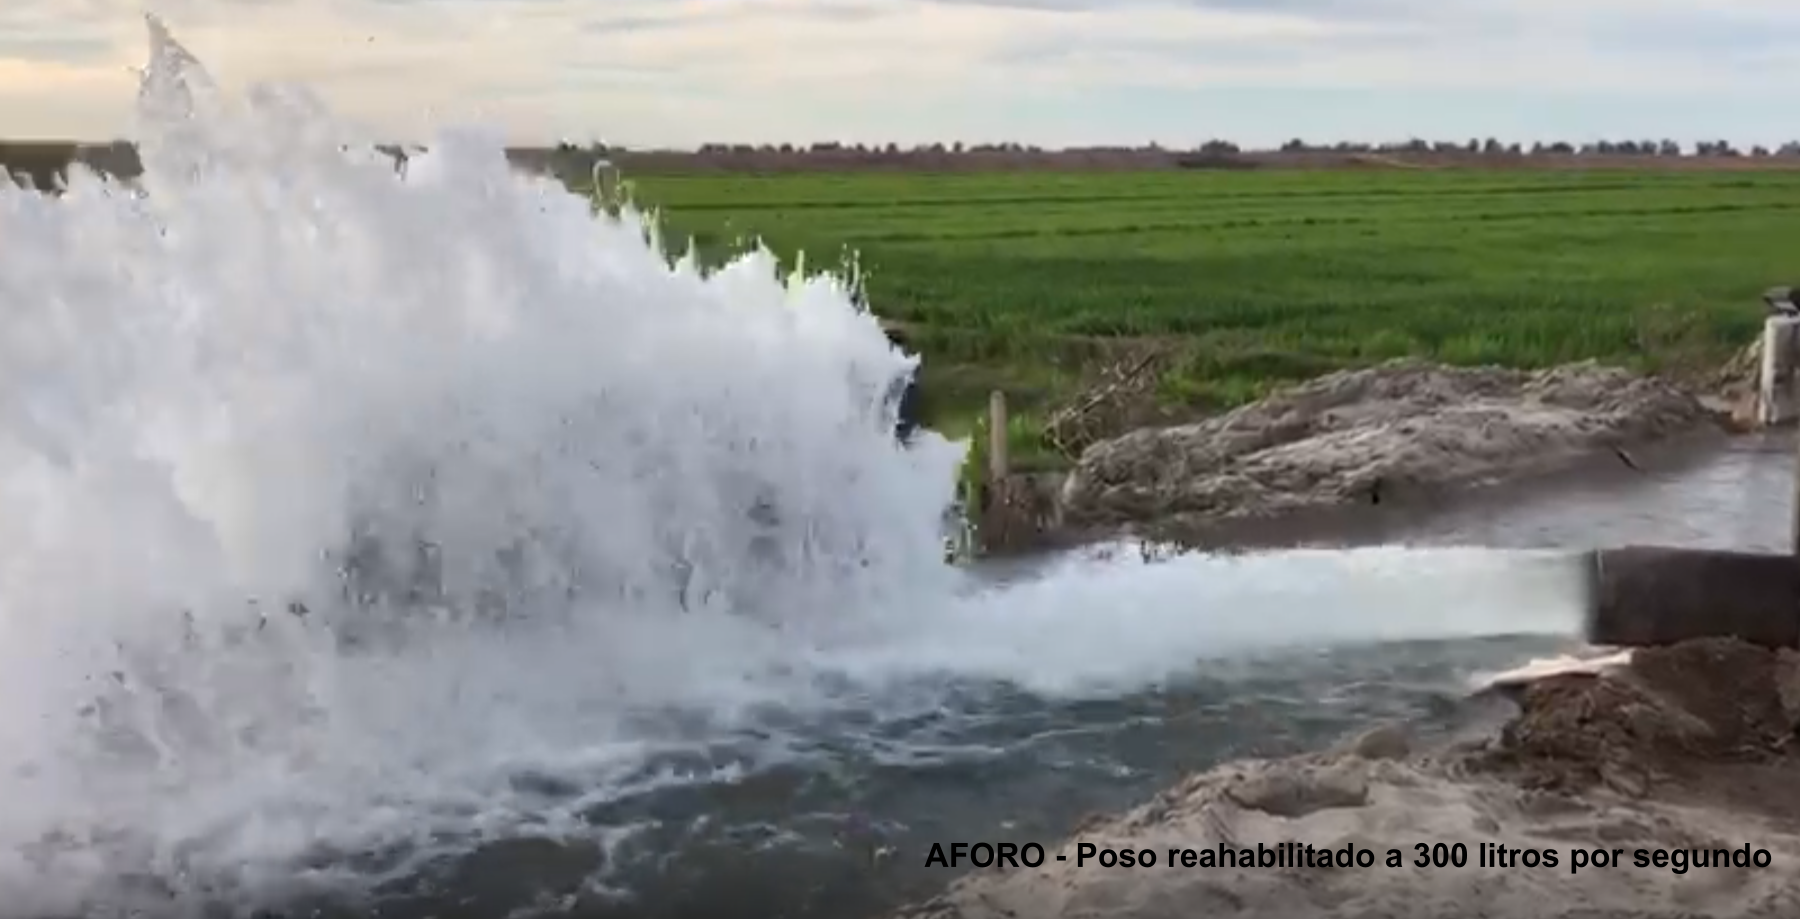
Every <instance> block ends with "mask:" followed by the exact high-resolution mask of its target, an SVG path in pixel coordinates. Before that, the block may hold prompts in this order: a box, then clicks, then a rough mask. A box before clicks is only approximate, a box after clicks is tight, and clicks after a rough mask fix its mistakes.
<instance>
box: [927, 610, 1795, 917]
mask: <svg viewBox="0 0 1800 919" xmlns="http://www.w3.org/2000/svg"><path fill="white" fill-rule="evenodd" d="M1797 661H1800V658H1797V657H1796V656H1795V655H1793V654H1791V653H1788V652H1781V653H1776V652H1770V651H1767V650H1763V649H1759V648H1755V647H1752V646H1749V645H1745V644H1741V643H1737V642H1734V641H1728V640H1708V641H1698V642H1691V643H1686V644H1683V645H1677V646H1675V647H1671V648H1661V649H1643V650H1639V651H1635V652H1633V659H1632V661H1631V663H1630V664H1629V665H1628V666H1625V667H1624V668H1621V669H1612V670H1607V671H1605V672H1603V673H1601V674H1598V675H1595V674H1563V675H1558V676H1550V677H1545V678H1543V679H1541V680H1538V681H1535V682H1532V683H1529V684H1527V685H1524V686H1522V687H1519V688H1518V690H1517V692H1516V693H1515V694H1514V698H1515V699H1516V700H1517V703H1518V711H1517V712H1516V713H1515V714H1514V715H1513V717H1512V718H1511V719H1510V720H1508V721H1507V722H1506V724H1505V726H1504V727H1503V728H1502V729H1501V730H1499V731H1498V733H1497V736H1491V737H1487V738H1483V739H1481V740H1477V741H1472V742H1470V741H1464V742H1459V743H1456V744H1452V745H1450V746H1448V747H1445V748H1441V749H1437V750H1433V751H1423V752H1420V751H1412V750H1411V749H1410V746H1411V745H1410V744H1409V743H1408V742H1407V741H1406V739H1405V737H1404V734H1403V732H1402V731H1401V730H1400V729H1398V728H1395V727H1388V728H1383V729H1379V730H1377V731H1373V732H1370V733H1369V734H1366V735H1364V736H1362V737H1359V738H1356V739H1355V740H1353V741H1351V742H1348V743H1346V744H1344V745H1343V746H1341V747H1339V748H1337V749H1334V750H1331V751H1327V752H1325V753H1320V754H1314V755H1310V756H1303V757H1295V758H1291V759H1285V760H1273V761H1248V762H1238V763H1232V764H1228V765H1225V766H1221V767H1219V768H1217V769H1213V770H1211V771H1209V772H1206V773H1202V774H1199V775H1195V776H1191V777H1189V778H1188V779H1186V780H1185V781H1183V782H1182V783H1180V784H1179V785H1177V786H1176V787H1174V788H1171V789H1169V790H1167V791H1165V792H1163V793H1162V794H1160V795H1158V796H1157V797H1156V798H1155V799H1153V800H1151V801H1150V802H1148V803H1146V804H1144V805H1142V806H1140V807H1137V808H1134V809H1133V810H1131V811H1129V812H1127V813H1125V814H1122V815H1118V816H1116V817H1111V818H1107V819H1102V820H1097V821H1092V822H1090V823H1089V824H1088V825H1086V826H1084V827H1081V828H1080V829H1079V830H1078V831H1077V832H1076V834H1075V836H1074V838H1072V839H1070V840H1068V841H1067V842H1066V843H1063V844H1061V845H1060V846H1058V847H1056V848H1051V847H1048V846H1047V847H1046V848H1047V849H1049V857H1048V858H1047V859H1046V860H1045V861H1044V863H1043V865H1042V866H1040V867H1038V868H1020V869H1004V870H993V871H989V872H983V873H978V874H974V875H970V876H966V877H964V878H962V879H960V880H958V881H956V882H955V883H954V884H952V885H951V886H950V888H949V889H948V890H947V891H946V893H945V894H944V895H942V896H940V897H938V898H936V899H934V900H932V901H930V902H928V903H925V904H921V905H919V906H917V907H914V908H912V909H909V910H906V911H904V912H903V913H902V915H905V916H910V917H917V919H924V917H932V919H950V917H960V919H975V917H996V919H997V917H1021V916H1034V917H1037V916H1042V917H1054V916H1082V917H1118V919H1165V917H1167V919H1175V917H1191V916H1202V915H1205V916H1211V915H1230V916H1244V917H1251V916H1255V917H1324V916H1341V917H1371V919H1373V917H1384V919H1385V917H1420V919H1424V917H1434V919H1435V917H1439V916H1447V915H1472V914H1477V913H1478V914H1480V915H1483V916H1488V917H1512V916H1519V917H1524V916H1532V917H1565V919H1573V917H1577V916H1579V917H1587V919H1597V917H1626V916H1632V917H1669V919H1673V917H1677V916H1681V917H1691V916H1719V917H1723V916H1793V915H1800V871H1796V870H1795V869H1796V867H1800V757H1793V756H1790V755H1789V739H1790V738H1791V737H1793V735H1794V732H1795V725H1796V723H1800V705H1797V704H1796V703H1797V702H1800V691H1797V690H1800V665H1797ZM1289 842H1297V843H1299V844H1300V847H1299V848H1298V849H1295V848H1288V847H1282V846H1281V844H1282V843H1289ZM1438 843H1444V844H1445V845H1446V849H1445V850H1444V854H1443V856H1442V857H1443V858H1444V859H1453V858H1457V856H1456V854H1455V850H1454V849H1452V848H1451V847H1453V846H1455V845H1456V844H1458V843H1460V844H1462V846H1463V849H1462V850H1461V852H1462V853H1463V855H1462V856H1461V860H1462V861H1463V864H1462V866H1460V867H1458V866H1456V865H1454V864H1451V863H1446V864H1445V865H1443V866H1440V865H1439V864H1437V858H1436V857H1435V856H1434V853H1435V851H1436V850H1435V848H1434V847H1435V846H1436V844H1438ZM1493 844H1498V845H1499V846H1503V847H1504V849H1505V854H1501V853H1499V852H1497V851H1496V850H1495V849H1493V848H1492V845H1493ZM1084 845H1092V846H1093V847H1095V850H1099V849H1106V848H1111V849H1114V850H1120V849H1126V848H1129V849H1132V850H1134V851H1136V850H1143V849H1150V850H1152V851H1154V852H1155V853H1156V854H1157V856H1158V861H1157V865H1158V867H1152V868H1120V867H1112V868H1108V867H1103V866H1101V865H1099V864H1097V863H1096V862H1095V860H1094V859H1092V858H1090V859H1089V860H1088V862H1087V863H1086V864H1085V865H1078V864H1077V862H1078V859H1079V858H1080V856H1081V855H1082V854H1083V852H1085V851H1088V850H1086V849H1084V848H1083V846H1084ZM1307 845H1310V846H1312V847H1313V850H1314V855H1312V856H1311V857H1310V862H1309V860H1308V859H1309V857H1308V856H1306V855H1305V854H1304V847H1305V846H1307ZM1746 846H1747V847H1748V848H1747V849H1745V847H1746ZM1421 847H1422V848H1421ZM1171 850H1173V851H1174V852H1175V855H1176V858H1177V864H1175V865H1173V866H1171V865H1170V863H1169V857H1170V855H1169V853H1170V852H1171ZM1190 850H1191V851H1192V852H1193V853H1194V857H1193V861H1194V863H1195V864H1193V865H1191V866H1190V865H1188V864H1187V863H1186V861H1184V859H1186V858H1187V856H1186V854H1185V853H1187V852H1188V851H1190ZM1265 850H1266V851H1267V852H1268V855H1264V854H1263V853H1264V852H1265ZM1361 850H1368V852H1369V855H1367V856H1364V858H1365V859H1367V860H1369V861H1371V862H1372V865H1371V866H1370V867H1358V866H1355V865H1354V863H1353V862H1352V863H1351V864H1350V865H1349V866H1346V865H1345V864H1342V863H1338V858H1339V857H1340V856H1338V855H1335V853H1345V852H1349V853H1351V854H1354V853H1355V852H1358V851H1361ZM1596 850H1598V854H1596ZM1640 850H1642V856H1643V858H1642V861H1643V862H1644V864H1642V865H1640V864H1638V861H1639V858H1638V856H1639V854H1640ZM1659 850H1661V851H1662V853H1663V855H1662V856H1661V858H1660V860H1658V856H1657V853H1658V851H1659ZM1738 850H1743V852H1744V854H1741V855H1733V854H1731V853H1733V852H1734V851H1738ZM1759 851H1760V852H1761V853H1762V854H1761V855H1760V856H1759V855H1758V853H1759ZM1320 852H1330V853H1334V855H1333V857H1332V858H1331V861H1332V862H1333V863H1332V864H1330V865H1323V866H1322V865H1320V864H1319V861H1320V855H1319V854H1318V853H1320ZM1527 852H1529V853H1530V854H1526V853H1527ZM1227 853H1229V855H1228V854H1227ZM1059 856H1060V857H1061V858H1062V860H1060V861H1059V860H1058V857H1059ZM1246 856H1247V857H1248V859H1249V864H1248V865H1245V864H1242V863H1239V864H1236V865H1233V864H1232V863H1231V859H1243V858H1245V857H1246ZM1421 858H1423V862H1421ZM1753 858H1760V859H1761V860H1762V861H1763V863H1764V864H1765V865H1767V867H1757V866H1755V865H1749V866H1744V865H1734V864H1733V862H1734V861H1736V862H1748V861H1750V860H1751V859H1753ZM1258 859H1262V860H1263V861H1261V862H1259V861H1258ZM1390 859H1392V861H1391V862H1390ZM1271 862H1272V863H1271ZM1714 862H1722V865H1714V864H1713V863H1714ZM1396 863H1397V864H1396ZM1702 865H1704V867H1702ZM1678 868H1679V869H1681V870H1677V869H1678Z"/></svg>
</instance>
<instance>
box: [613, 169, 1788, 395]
mask: <svg viewBox="0 0 1800 919" xmlns="http://www.w3.org/2000/svg"><path fill="white" fill-rule="evenodd" d="M631 178H632V179H633V180H634V184H635V188H636V194H637V197H638V199H639V200H640V201H643V202H646V203H649V204H652V205H655V206H657V207H659V208H661V209H662V211H663V212H664V215H665V218H666V222H667V224H668V228H669V230H670V232H671V235H670V239H671V240H680V239H681V238H683V237H687V236H692V237H693V238H694V239H695V240H696V241H697V242H698V243H699V244H700V246H701V248H702V251H703V252H705V253H707V254H708V255H709V256H717V255H720V254H723V253H725V252H727V251H729V249H730V248H731V247H733V246H734V245H736V244H737V241H738V240H740V239H742V238H744V237H746V236H761V237H762V238H764V239H766V240H767V241H768V243H769V244H770V246H771V247H772V248H774V249H775V250H776V251H777V252H779V253H782V254H783V255H788V254H791V253H792V252H793V251H794V250H796V249H803V250H805V251H806V252H807V253H808V263H809V264H819V263H821V262H827V263H829V262H831V261H833V260H834V259H835V258H836V257H837V256H838V254H839V253H841V252H842V251H843V250H844V248H845V247H850V248H852V249H854V250H857V251H858V252H860V253H861V257H862V261H863V264H864V266H865V267H866V268H867V269H868V270H869V272H870V277H869V293H870V299H871V301H872V304H873V306H874V308H875V310H876V312H878V313H879V314H881V315H883V316H884V317H888V318H893V319H898V320H902V321H905V322H907V323H909V324H911V325H912V326H913V329H912V334H911V339H912V343H913V344H914V346H915V347H916V348H917V349H918V350H919V351H921V352H922V353H923V354H924V356H925V361H926V366H927V368H928V370H927V375H926V387H927V392H928V398H929V399H930V400H931V404H932V407H933V408H932V411H933V415H934V416H935V417H937V418H939V419H941V420H942V421H944V422H945V423H947V424H948V425H950V426H952V427H954V426H957V425H958V423H959V422H958V419H961V418H964V417H966V416H967V415H968V414H969V413H970V412H971V411H972V408H973V406H975V405H977V404H979V402H980V401H981V400H982V399H984V398H985V394H986V391H987V390H988V388H990V387H993V386H998V387H1001V388H1004V389H1007V390H1008V391H1009V392H1010V393H1011V395H1012V396H1013V398H1014V401H1015V404H1021V405H1024V406H1027V407H1030V406H1033V405H1043V404H1046V403H1047V402H1050V401H1053V400H1055V399H1057V398H1059V397H1061V396H1063V395H1066V394H1067V393H1068V392H1069V391H1070V390H1071V388H1072V387H1074V386H1076V385H1077V383H1078V381H1079V380H1080V378H1081V377H1082V374H1083V373H1085V372H1088V371H1089V370H1091V369H1092V368H1093V367H1094V366H1096V365H1098V364H1102V363H1104V362H1106V361H1108V360H1110V359H1112V358H1114V357H1116V356H1117V355H1118V354H1119V353H1121V348H1122V347H1128V346H1130V345H1131V344H1133V343H1141V342H1143V341H1144V340H1145V339H1146V338H1156V339H1162V340H1165V341H1167V342H1169V343H1172V344H1174V345H1175V346H1176V347H1178V348H1179V351H1180V357H1179V358H1178V359H1177V360H1176V361H1175V363H1174V365H1173V366H1172V368H1171V369H1170V371H1169V372H1168V373H1166V374H1165V376H1164V378H1163V380H1162V382H1161V387H1160V392H1161V394H1162V397H1163V399H1164V401H1165V403H1166V405H1167V406H1169V407H1170V408H1171V409H1172V410H1174V411H1176V412H1182V411H1193V412H1204V411H1210V410H1216V409H1218V408H1220V407H1223V406H1228V405H1231V404H1236V403H1239V402H1242V401H1245V400H1247V399H1251V398H1254V397H1256V396H1257V395H1259V394H1261V393H1262V392H1264V391H1266V390H1267V389H1268V388H1269V387H1271V386H1273V385H1276V384H1280V383H1284V382H1289V381H1293V380H1298V379H1303V378H1306V377H1310V376H1314V375H1316V374H1319V373H1321V372H1325V371H1328V370H1331V369H1335V368H1340V367H1345V366H1354V365H1358V364H1365V363H1369V362H1373V361H1379V360H1382V359H1385V358H1390V357H1394V356H1398V355H1420V356H1426V357H1432V358H1436V359H1440V360H1444V361H1448V362H1452V363H1463V364H1467V363H1501V364H1509V365H1516V366H1528V367H1529V366H1542V365H1546V364H1552V363H1557V362H1561V361H1566V360H1571V359H1579V358H1587V357H1597V358H1603V359H1610V360H1617V361H1624V362H1629V363H1631V364H1633V365H1636V366H1643V367H1652V368H1665V369H1672V368H1679V367H1680V366H1682V365H1687V366H1693V367H1697V366H1702V365H1704V364H1706V363H1707V362H1710V361H1716V360H1720V359H1722V358H1723V357H1724V356H1725V354H1726V353H1727V352H1728V351H1729V350H1730V349H1732V348H1735V347H1738V346H1741V345H1742V344H1743V343H1745V342H1747V341H1749V340H1750V339H1751V338H1752V337H1753V336H1754V334H1755V331H1756V329H1757V328H1758V327H1759V326H1760V323H1761V306H1760V303H1759V300H1758V295H1759V294H1760V293H1761V291H1762V290H1763V289H1764V288H1765V287H1768V286H1770V285H1772V284H1778V283H1789V282H1796V283H1800V172H1789V171H1733V172H1727V171H1719V172H1661V173H1658V172H1627V171H1619V170H1608V171H1596V172H1575V171H1522V170H1521V171H1505V172H1502V171H1476V170H1450V169H1446V170H1427V169H1419V170H1391V171H1311V172H1307V171H1259V172H1199V171H1194V172H1136V173H1002V174H955V175H929V174H892V173H889V174H878V173H844V174H832V175H824V174H812V175H798V176H792V175H780V176H767V177H754V176H742V175H731V176H704V177H693V176H689V177H673V176H667V177H660V176H654V175H639V176H633V177H631Z"/></svg>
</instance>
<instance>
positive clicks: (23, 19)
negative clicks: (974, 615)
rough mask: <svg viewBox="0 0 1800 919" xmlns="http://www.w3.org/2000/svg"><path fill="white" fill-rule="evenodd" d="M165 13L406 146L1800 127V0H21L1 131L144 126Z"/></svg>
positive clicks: (1642, 133)
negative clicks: (464, 139) (152, 58)
mask: <svg viewBox="0 0 1800 919" xmlns="http://www.w3.org/2000/svg"><path fill="white" fill-rule="evenodd" d="M146 9H149V10H151V11H154V12H156V13H158V14H159V15H161V16H162V17H163V19H164V20H165V21H166V22H167V24H168V25H169V27H170V29H171V30H172V31H173V32H174V33H175V35H176V36H177V38H179V39H180V40H181V41H182V42H183V43H184V44H186V45H187V46H188V47H189V48H190V50H192V51H193V52H194V54H195V55H196V56H197V57H198V58H199V59H200V60H201V61H202V62H204V63H205V64H206V66H207V67H208V68H209V69H210V70H211V71H212V72H213V74H214V76H215V77H216V78H217V79H218V80H219V81H220V82H222V83H223V84H225V85H226V86H227V87H228V88H229V87H242V86H245V85H247V84H250V83H255V82H262V81H281V82H289V83H293V82H298V83H303V84H306V85H308V86H310V87H311V88H312V89H314V90H315V91H316V92H318V93H319V94H320V95H321V96H322V97H323V98H324V99H325V100H326V101H327V102H328V103H329V104H330V105H331V106H332V107H333V108H334V109H335V110H337V111H338V112H339V113H340V114H343V115H345V116H347V117H350V118H352V119H354V120H356V121H357V122H359V123H362V124H365V125H367V126H368V127H370V128H371V129H372V130H374V131H377V132H379V133H381V134H383V135H385V136H388V137H390V138H392V139H395V140H424V139H427V138H428V137H429V134H430V132H431V131H432V130H434V129H436V128H440V127H447V126H467V125H482V126H486V127H489V128H497V129H499V130H502V131H504V132H505V133H506V135H507V136H508V137H509V138H510V139H512V140H513V141H515V142H519V143H547V142H551V141H554V140H558V139H568V140H572V141H575V142H577V143H586V142H590V141H594V140H601V141H606V142H610V143H615V144H625V145H629V146H637V147H651V146H657V147H691V146H694V145H697V144H700V143H705V142H735V143H780V142H795V143H806V142H811V141H817V140H837V141H843V142H847V143H857V142H864V143H886V142H889V141H894V142H898V143H901V144H903V145H910V144H914V143H929V142H934V141H942V142H944V143H951V142H954V141H963V142H966V143H977V142H998V141H1016V142H1020V143H1027V144H1039V145H1044V146H1052V147H1055V146H1068V145H1087V144H1123V145H1137V144H1144V143H1150V142H1156V143H1161V144H1163V145H1165V146H1169V147H1187V146H1192V145H1196V144H1198V143H1201V142H1203V141H1205V140H1208V139H1211V138H1225V139H1229V140H1233V141H1236V142H1238V143H1240V144H1244V145H1246V146H1272V145H1275V144H1279V143H1281V142H1282V141H1285V140H1287V139H1289V138H1296V137H1297V138H1301V139H1303V140H1307V141H1310V142H1330V141H1338V140H1359V141H1371V142H1378V141H1387V140H1395V141H1398V140H1405V139H1407V138H1410V137H1423V138H1427V139H1432V140H1438V139H1445V140H1464V139H1467V138H1470V137H1483V138H1485V137H1488V136H1495V137H1499V138H1501V139H1503V140H1508V141H1513V140H1517V141H1522V142H1526V143H1530V142H1531V141H1533V140H1545V141H1550V140H1568V141H1571V142H1581V141H1587V140H1599V139H1623V138H1634V139H1638V138H1664V137H1673V138H1675V139H1678V140H1682V141H1684V142H1687V141H1692V140H1696V139H1703V138H1719V139H1726V140H1730V141H1732V142H1734V143H1737V144H1739V145H1742V146H1748V145H1750V144H1754V143H1764V144H1769V145H1774V144H1779V143H1781V142H1784V141H1787V140H1790V139H1795V138H1800V95H1797V94H1796V92H1795V85H1796V83H1797V82H1800V0H153V2H151V3H149V4H148V5H146V4H145V3H143V2H142V0H0V137H6V138H9V139H19V138H27V137H32V138H74V139H83V140H102V139H108V138H113V137H119V136H127V135H128V133H129V130H130V117H131V106H132V103H133V99H134V85H135V80H136V76H135V74H134V68H136V67H139V66H142V64H143V62H144V60H145V58H146V31H145V28H144V24H143V19H142V14H143V12H144V11H145V10H146Z"/></svg>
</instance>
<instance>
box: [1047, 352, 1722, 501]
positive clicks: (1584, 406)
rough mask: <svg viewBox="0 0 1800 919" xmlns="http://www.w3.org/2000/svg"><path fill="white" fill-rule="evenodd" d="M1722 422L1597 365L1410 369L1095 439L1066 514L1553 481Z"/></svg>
mask: <svg viewBox="0 0 1800 919" xmlns="http://www.w3.org/2000/svg"><path fill="white" fill-rule="evenodd" d="M1711 414H1712V413H1710V412H1709V411H1708V410H1707V409H1706V408H1705V407H1704V406H1703V405H1702V404H1701V403H1700V402H1699V400H1697V399H1696V398H1694V396H1692V395H1691V394H1689V393H1688V392H1686V391H1685V390H1683V389H1681V388H1679V387H1677V386H1675V385H1674V384H1672V383H1668V382H1664V381H1661V380H1657V379H1654V378H1648V377H1643V376H1639V375H1636V374H1633V373H1631V372H1630V371H1626V370H1622V369H1619V368H1616V367H1606V366H1602V365H1599V364H1595V363H1583V364H1571V365H1567V366H1563V367H1557V368H1553V369H1550V370H1543V371H1538V372H1535V373H1529V372H1525V371H1518V370H1506V369H1501V368H1495V367H1480V368H1453V367H1443V366H1438V365H1434V364H1428V363H1423V362H1419V361H1413V360H1400V361H1393V362H1390V363H1387V364H1383V365H1381V366H1378V367H1371V368H1366V369H1362V370H1354V371H1345V372H1341V373H1333V374H1330V375H1327V376H1324V377H1320V378H1318V379H1316V380H1312V381H1310V382H1307V383H1303V384H1301V385H1298V386H1295V387H1293V388H1291V389H1288V390H1284V391H1282V392H1279V393H1276V394H1274V395H1271V396H1270V397H1268V398H1267V399H1264V400H1262V401H1260V402H1256V403H1253V404H1251V405H1246V406H1244V407H1242V408H1239V409H1237V410H1235V411H1232V412H1228V413H1226V414H1224V415H1221V416H1219V417H1217V418H1211V419H1208V420H1206V421H1202V422H1200V423H1197V424H1190V425H1182V426H1179V427H1172V428H1162V429H1146V430H1140V431H1134V432H1132V433H1129V434H1126V435H1124V436H1122V437H1118V438H1114V439H1111V440H1107V441H1103V442H1100V443H1097V444H1095V445H1093V446H1092V447H1090V448H1088V449H1087V450H1086V451H1085V452H1084V453H1083V454H1082V457H1081V460H1080V461H1079V462H1078V463H1077V465H1076V468H1075V470H1074V472H1073V473H1072V474H1071V475H1070V476H1069V479H1068V481H1067V483H1066V484H1065V486H1064V492H1063V503H1064V506H1065V509H1066V513H1067V515H1068V518H1069V520H1070V521H1071V522H1072V523H1077V524H1101V525H1104V524H1117V523H1129V522H1138V521H1150V520H1156V521H1162V522H1172V523H1177V524H1179V523H1180V522H1181V520H1182V519H1183V518H1194V519H1196V520H1199V521H1217V520H1226V519H1232V518H1242V517H1254V516H1265V515H1269V514H1274V513H1280V512H1284V511H1290V510H1298V509H1303V508H1311V507H1322V506H1329V505H1334V504H1342V503H1346V502H1351V501H1359V500H1368V499H1369V496H1371V495H1373V494H1376V493H1377V492H1379V491H1381V490H1384V489H1385V490H1386V491H1388V492H1390V493H1403V492H1405V491H1408V490H1421V489H1423V490H1429V489H1433V488H1438V487H1443V486H1452V485H1460V484H1465V483H1469V482H1473V481H1481V480H1485V479H1494V478H1500V477H1504V476H1511V475H1518V474H1522V473H1529V472H1533V471H1538V470H1543V469H1547V468H1550V467H1553V466H1555V465H1558V464H1562V463H1566V462H1568V461H1569V460H1571V459H1574V458H1576V457H1578V456H1580V455H1583V454H1587V453H1591V452H1594V451H1595V450H1598V449H1603V448H1606V447H1609V446H1617V445H1620V444H1626V443H1631V442H1636V441H1641V440H1647V439H1652V438H1657V437H1662V436H1666V435H1669V434H1674V433H1677V432H1679V431H1683V430H1687V429H1690V428H1693V427H1695V426H1698V425H1700V424H1701V423H1703V422H1705V421H1706V420H1707V419H1708V418H1709V417H1711Z"/></svg>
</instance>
